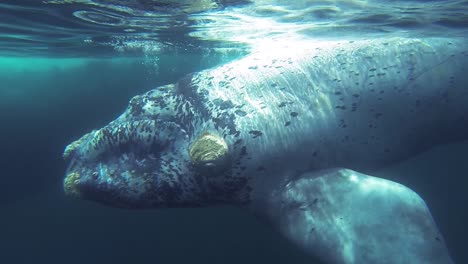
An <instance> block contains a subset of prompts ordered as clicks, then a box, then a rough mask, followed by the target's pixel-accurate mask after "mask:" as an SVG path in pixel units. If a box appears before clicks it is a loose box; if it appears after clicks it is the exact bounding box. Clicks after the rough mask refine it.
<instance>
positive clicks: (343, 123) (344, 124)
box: [339, 119, 347, 128]
mask: <svg viewBox="0 0 468 264" xmlns="http://www.w3.org/2000/svg"><path fill="white" fill-rule="evenodd" d="M339 126H340V127H341V128H346V127H347V125H346V123H345V121H344V119H340V124H339Z"/></svg>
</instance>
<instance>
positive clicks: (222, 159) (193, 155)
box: [189, 133, 229, 171]
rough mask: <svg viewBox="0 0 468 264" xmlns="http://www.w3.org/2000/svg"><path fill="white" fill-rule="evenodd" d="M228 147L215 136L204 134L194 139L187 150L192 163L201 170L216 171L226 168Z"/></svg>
mask: <svg viewBox="0 0 468 264" xmlns="http://www.w3.org/2000/svg"><path fill="white" fill-rule="evenodd" d="M228 152H229V149H228V145H227V143H226V141H225V140H224V139H223V138H222V137H219V136H217V135H214V134H211V133H205V134H203V135H202V136H200V137H199V138H198V139H196V140H195V141H194V142H193V143H192V145H191V146H190V149H189V155H190V159H191V161H192V163H193V164H194V165H195V166H196V167H197V168H201V169H208V170H210V171H213V170H215V171H218V170H219V169H222V168H224V167H225V166H226V163H227V160H228Z"/></svg>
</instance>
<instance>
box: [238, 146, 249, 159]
mask: <svg viewBox="0 0 468 264" xmlns="http://www.w3.org/2000/svg"><path fill="white" fill-rule="evenodd" d="M247 154H248V153H247V147H246V146H243V147H242V148H241V151H240V153H239V155H240V156H241V157H242V156H246V155H247Z"/></svg>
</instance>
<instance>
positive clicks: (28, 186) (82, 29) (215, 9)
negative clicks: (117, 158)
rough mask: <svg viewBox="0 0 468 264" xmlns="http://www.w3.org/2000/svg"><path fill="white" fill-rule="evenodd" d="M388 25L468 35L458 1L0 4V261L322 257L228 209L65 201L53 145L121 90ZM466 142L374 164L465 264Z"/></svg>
mask: <svg viewBox="0 0 468 264" xmlns="http://www.w3.org/2000/svg"><path fill="white" fill-rule="evenodd" d="M389 35H394V36H417V37H426V36H441V37H460V36H462V37H467V36H468V1H461V0H460V1H422V0H421V1H403V0H401V1H374V0H343V1H339V0H322V1H321V0H315V1H314V0H309V1H306V0H300V1H283V0H277V1H273V0H257V1H255V0H252V1H248V0H237V1H236V0H232V1H231V0H224V1H223V0H219V1H214V0H194V1H188V0H186V1H184V0H179V1H177V0H162V1H156V0H134V1H119V0H114V1H112V0H64V1H60V0H51V1H34V0H21V1H13V0H6V1H1V3H0V80H1V82H0V123H1V130H0V147H1V149H2V152H1V154H0V155H1V156H0V168H1V176H0V177H1V185H0V205H1V217H0V262H1V263H35V262H48V263H62V262H67V263H186V262H188V261H190V262H193V263H220V262H222V263H311V261H315V262H312V263H319V261H318V260H311V259H310V257H309V256H306V255H305V254H303V253H302V252H300V251H299V250H298V249H296V248H294V247H293V246H291V245H290V244H289V243H288V242H287V241H284V240H283V238H282V237H281V236H279V235H278V234H276V233H274V232H272V231H271V230H270V229H269V228H267V227H266V226H264V225H262V223H260V222H258V221H257V220H256V219H255V218H254V217H253V216H250V215H248V214H247V213H246V212H243V211H241V210H238V209H235V208H225V207H217V208H205V209H183V210H182V209H172V210H154V211H128V210H122V209H113V208H107V207H104V206H100V205H96V204H93V203H89V202H83V201H75V200H71V199H69V198H67V197H65V196H64V194H63V191H62V188H61V182H62V179H63V172H64V171H65V167H66V164H65V163H64V162H63V161H62V159H61V153H62V151H63V148H64V146H66V144H68V143H69V142H71V141H72V140H74V139H76V138H77V137H79V136H80V135H82V134H83V133H85V132H87V131H89V130H91V129H95V128H98V127H101V126H102V125H105V124H106V123H107V122H109V121H110V120H112V119H114V118H115V117H116V116H117V115H118V114H120V113H121V112H122V110H123V109H124V108H125V107H126V105H127V103H128V100H129V99H130V98H131V97H132V96H134V95H136V94H140V93H142V92H145V91H147V90H149V89H152V88H154V87H156V86H158V85H162V84H167V83H173V82H175V81H176V80H177V79H179V78H181V77H182V76H184V75H185V74H187V73H189V72H194V71H200V70H203V69H206V68H209V67H213V66H215V65H219V64H222V63H226V62H228V61H231V60H234V59H236V58H239V57H242V56H243V55H245V54H247V53H249V52H251V51H253V50H258V49H265V48H266V47H268V44H269V43H270V41H296V40H302V39H355V38H373V37H378V36H389ZM467 146H468V143H466V142H461V143H457V144H452V145H447V146H440V147H438V148H436V149H432V150H430V151H429V152H427V153H422V154H421V155H419V156H417V157H414V158H413V159H410V160H408V161H405V162H403V163H401V164H396V165H395V166H392V167H390V168H387V169H384V170H382V171H381V172H379V175H380V176H385V177H387V178H395V180H397V181H398V182H402V183H404V184H405V185H407V186H410V187H411V188H413V189H414V190H416V191H417V192H418V193H419V194H420V195H421V196H422V197H423V198H424V199H425V200H426V202H427V203H428V205H429V207H430V209H431V212H432V213H433V215H434V218H435V220H436V222H437V223H438V225H439V228H440V229H441V232H442V234H443V235H444V237H445V239H446V242H447V245H448V247H449V250H450V251H451V253H452V257H453V259H454V260H455V262H456V263H468V253H467V252H466V250H464V249H465V247H466V246H465V242H464V241H465V238H466V237H467V236H468V229H467V228H466V222H468V208H467V207H466V204H467V203H468V195H467V192H466V186H468V178H467V176H466V171H467V169H468V168H467V164H468V163H467V162H466V161H467V157H468V156H467V152H466V147H467ZM395 175H413V177H411V178H408V177H404V178H398V176H395Z"/></svg>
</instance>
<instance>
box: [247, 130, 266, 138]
mask: <svg viewBox="0 0 468 264" xmlns="http://www.w3.org/2000/svg"><path fill="white" fill-rule="evenodd" d="M249 134H250V135H252V137H253V138H257V137H260V136H262V135H263V133H262V131H260V130H250V131H249Z"/></svg>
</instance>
